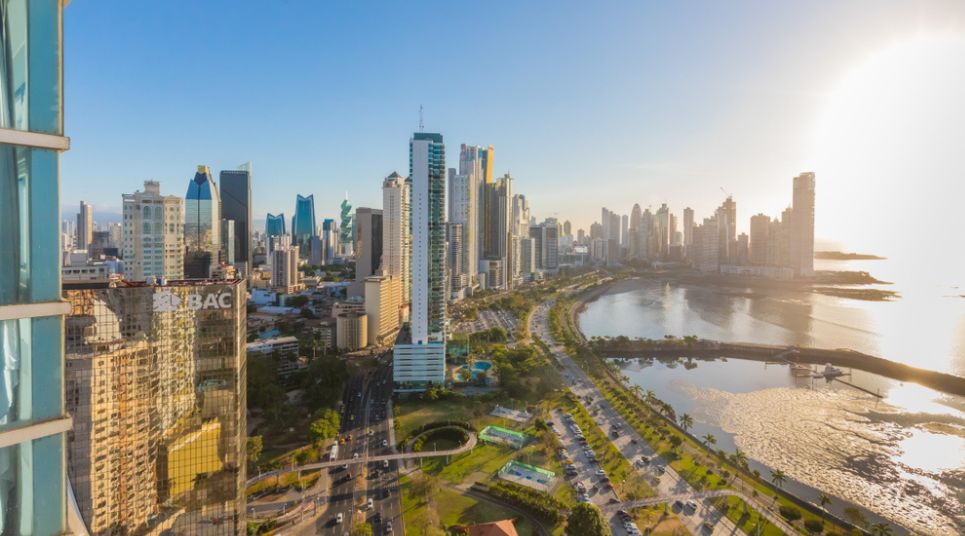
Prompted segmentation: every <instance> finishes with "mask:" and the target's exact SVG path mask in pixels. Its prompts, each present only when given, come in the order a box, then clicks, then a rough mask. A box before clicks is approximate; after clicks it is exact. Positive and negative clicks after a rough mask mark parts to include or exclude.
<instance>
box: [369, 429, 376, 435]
mask: <svg viewBox="0 0 965 536" xmlns="http://www.w3.org/2000/svg"><path fill="white" fill-rule="evenodd" d="M374 435H375V430H373V429H371V428H369V437H372V436H374Z"/></svg>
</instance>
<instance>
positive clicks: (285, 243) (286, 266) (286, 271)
mask: <svg viewBox="0 0 965 536" xmlns="http://www.w3.org/2000/svg"><path fill="white" fill-rule="evenodd" d="M298 253H299V252H298V246H294V245H292V242H291V237H290V236H288V235H281V236H280V237H278V243H277V244H276V245H275V249H273V250H272V252H271V254H270V259H271V261H270V262H269V264H270V265H271V286H272V288H274V289H275V290H277V291H278V292H281V293H284V294H291V293H292V292H296V291H298V290H300V289H301V274H300V273H299V272H298Z"/></svg>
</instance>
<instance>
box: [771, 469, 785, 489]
mask: <svg viewBox="0 0 965 536" xmlns="http://www.w3.org/2000/svg"><path fill="white" fill-rule="evenodd" d="M786 480H787V475H785V474H784V471H781V470H780V469H775V470H773V471H771V483H772V484H774V485H775V486H777V487H779V488H780V487H782V486H784V482H785V481H786Z"/></svg>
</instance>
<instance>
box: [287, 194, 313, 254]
mask: <svg viewBox="0 0 965 536" xmlns="http://www.w3.org/2000/svg"><path fill="white" fill-rule="evenodd" d="M313 236H315V196H314V195H309V196H307V197H303V196H300V195H299V196H298V197H297V198H296V199H295V215H294V216H293V217H292V242H293V243H295V244H297V245H298V246H299V247H300V248H301V250H302V251H304V252H307V251H308V249H309V248H308V246H309V243H310V242H311V239H312V237H313Z"/></svg>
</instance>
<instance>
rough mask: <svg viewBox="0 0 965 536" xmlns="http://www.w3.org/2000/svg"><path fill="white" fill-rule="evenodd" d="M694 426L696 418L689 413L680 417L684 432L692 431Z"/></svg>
mask: <svg viewBox="0 0 965 536" xmlns="http://www.w3.org/2000/svg"><path fill="white" fill-rule="evenodd" d="M693 425H694V418H693V417H691V416H690V414H689V413H684V414H683V415H681V416H680V427H681V428H683V430H684V432H686V431H687V430H689V429H690V427H691V426H693Z"/></svg>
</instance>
